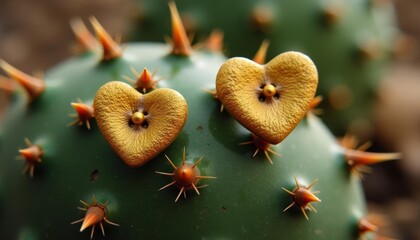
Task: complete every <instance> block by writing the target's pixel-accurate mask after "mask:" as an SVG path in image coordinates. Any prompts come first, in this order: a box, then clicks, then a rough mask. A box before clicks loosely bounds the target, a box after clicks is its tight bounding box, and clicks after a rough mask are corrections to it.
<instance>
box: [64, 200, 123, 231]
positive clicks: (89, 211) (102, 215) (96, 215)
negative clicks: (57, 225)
mask: <svg viewBox="0 0 420 240" xmlns="http://www.w3.org/2000/svg"><path fill="white" fill-rule="evenodd" d="M80 202H81V203H82V204H83V207H78V209H80V210H82V211H86V214H85V217H84V218H82V219H79V220H77V221H74V222H72V223H71V224H76V223H79V222H83V223H82V226H81V227H80V232H82V231H83V230H85V229H86V228H88V227H90V226H92V231H91V233H90V239H92V238H93V234H94V233H95V226H96V225H97V224H99V226H100V227H101V230H102V235H103V236H105V230H104V225H103V222H106V223H108V224H111V225H114V226H119V225H118V224H116V223H113V222H111V221H109V220H108V218H107V216H108V213H107V209H106V206H107V205H108V203H109V201H107V202H105V203H104V204H101V203H98V202H97V201H96V199H95V196H93V204H92V205H89V204H87V203H86V202H84V201H82V200H80Z"/></svg>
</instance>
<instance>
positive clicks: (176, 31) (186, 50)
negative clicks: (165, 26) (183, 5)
mask: <svg viewBox="0 0 420 240" xmlns="http://www.w3.org/2000/svg"><path fill="white" fill-rule="evenodd" d="M169 10H170V12H171V21H172V54H174V55H180V56H189V55H191V52H192V49H191V44H190V40H189V39H188V36H187V33H186V31H185V28H184V25H183V24H182V21H181V17H180V16H179V12H178V10H177V8H176V5H175V3H174V2H173V1H169Z"/></svg>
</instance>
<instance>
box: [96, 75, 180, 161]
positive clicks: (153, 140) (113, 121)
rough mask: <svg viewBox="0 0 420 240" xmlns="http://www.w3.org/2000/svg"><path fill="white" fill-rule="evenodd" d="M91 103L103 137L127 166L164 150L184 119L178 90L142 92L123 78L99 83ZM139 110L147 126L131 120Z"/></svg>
mask: <svg viewBox="0 0 420 240" xmlns="http://www.w3.org/2000/svg"><path fill="white" fill-rule="evenodd" d="M93 106H94V108H95V116H96V120H97V122H98V126H99V128H100V130H101V132H102V134H103V135H104V137H105V139H106V140H107V141H108V143H109V144H110V145H111V147H112V148H113V149H114V151H115V152H117V154H118V155H119V156H120V157H121V159H122V160H123V161H124V162H125V163H126V164H127V165H129V166H130V167H139V166H141V165H143V164H145V163H146V162H148V161H149V160H151V159H152V158H153V157H155V156H156V155H157V154H159V153H160V152H161V151H162V150H164V149H165V148H166V147H167V146H168V145H169V144H171V143H172V141H173V140H175V138H176V137H177V136H178V134H179V132H180V131H181V130H182V128H183V127H184V124H185V121H186V119H187V103H186V101H185V99H184V97H183V96H182V95H181V94H180V93H178V92H177V91H175V90H172V89H165V88H162V89H157V90H154V91H152V92H150V93H148V94H144V95H143V94H141V93H139V92H137V91H136V90H135V89H134V88H133V87H131V86H129V85H128V84H126V83H123V82H109V83H107V84H105V85H104V86H102V87H101V88H100V89H99V91H98V92H97V93H96V96H95V100H94V103H93ZM138 111H141V112H143V113H144V114H145V121H146V122H147V127H145V126H144V125H136V124H134V123H133V122H130V121H131V116H132V114H133V113H134V112H138Z"/></svg>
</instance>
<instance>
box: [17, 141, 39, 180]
mask: <svg viewBox="0 0 420 240" xmlns="http://www.w3.org/2000/svg"><path fill="white" fill-rule="evenodd" d="M24 141H25V143H26V145H27V146H28V147H27V148H24V149H20V150H19V154H20V155H19V156H18V157H17V159H18V160H25V161H26V165H25V167H24V168H23V171H22V172H23V174H25V173H26V172H28V171H29V176H30V177H31V178H33V177H34V171H35V166H36V165H38V164H39V163H41V161H42V160H41V157H42V155H43V154H44V152H43V151H42V148H41V147H40V146H39V145H33V144H32V142H31V141H30V140H29V139H28V138H25V139H24Z"/></svg>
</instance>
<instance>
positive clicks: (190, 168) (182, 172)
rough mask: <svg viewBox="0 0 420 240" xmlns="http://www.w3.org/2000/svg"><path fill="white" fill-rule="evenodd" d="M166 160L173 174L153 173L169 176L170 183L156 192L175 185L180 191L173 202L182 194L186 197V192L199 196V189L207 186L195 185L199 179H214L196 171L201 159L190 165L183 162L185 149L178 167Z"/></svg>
mask: <svg viewBox="0 0 420 240" xmlns="http://www.w3.org/2000/svg"><path fill="white" fill-rule="evenodd" d="M165 157H166V159H167V160H168V162H169V163H170V164H171V166H172V167H173V168H174V171H173V173H166V172H159V171H155V172H156V173H157V174H161V175H166V176H171V177H172V182H170V183H168V184H166V185H165V186H163V187H161V188H159V190H158V191H160V190H163V189H165V188H168V187H170V186H172V185H176V187H178V188H179V189H180V191H179V193H178V195H177V197H176V198H175V202H177V201H178V199H179V197H180V196H181V195H182V194H184V197H185V198H186V197H187V193H186V192H187V190H190V189H193V190H194V191H195V192H196V193H197V194H198V195H200V192H199V190H198V189H199V188H203V187H205V186H207V185H203V186H197V185H196V184H197V183H198V182H199V181H200V180H201V179H214V178H215V177H212V176H201V175H200V171H199V170H198V168H197V166H198V165H199V164H200V162H201V160H202V159H203V157H200V158H199V159H198V160H197V161H196V162H195V163H194V164H190V163H187V162H185V160H186V153H185V147H184V149H183V151H182V163H181V165H180V166H178V167H176V166H175V165H174V164H173V162H172V161H171V159H170V158H169V157H168V156H166V155H165Z"/></svg>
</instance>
